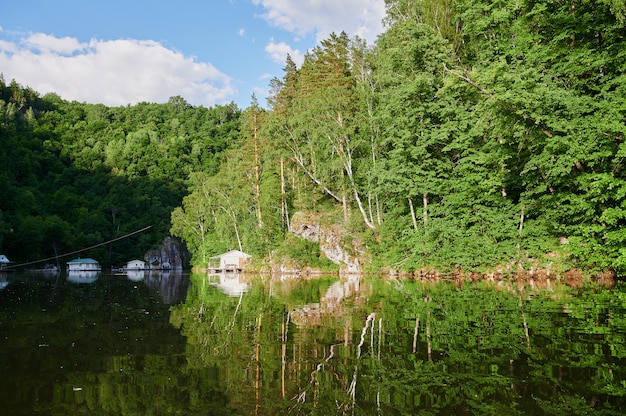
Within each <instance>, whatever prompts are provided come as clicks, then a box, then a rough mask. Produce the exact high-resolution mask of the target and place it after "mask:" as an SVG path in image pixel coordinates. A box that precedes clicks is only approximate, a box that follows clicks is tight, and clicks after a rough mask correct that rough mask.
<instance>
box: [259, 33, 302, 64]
mask: <svg viewBox="0 0 626 416" xmlns="http://www.w3.org/2000/svg"><path fill="white" fill-rule="evenodd" d="M265 52H267V53H268V54H269V56H270V58H271V59H272V61H274V62H277V63H279V64H284V63H285V62H286V59H287V55H288V54H289V55H290V56H291V59H292V60H293V61H294V62H295V63H296V65H298V66H299V65H302V62H304V55H303V54H302V52H300V51H299V50H298V49H293V48H292V47H291V46H289V45H288V44H286V43H285V42H278V43H275V42H274V39H270V43H268V44H267V45H266V46H265Z"/></svg>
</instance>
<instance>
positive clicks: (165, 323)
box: [0, 276, 231, 416]
mask: <svg viewBox="0 0 626 416" xmlns="http://www.w3.org/2000/svg"><path fill="white" fill-rule="evenodd" d="M0 308H2V309H3V310H10V311H11V319H10V320H5V319H2V320H0V332H1V333H2V339H3V341H2V345H1V348H0V363H1V364H0V365H1V367H0V368H2V373H3V377H1V378H0V391H2V394H0V405H1V408H2V411H1V412H0V413H3V414H10V415H35V414H42V415H81V414H89V415H125V416H127V415H130V416H134V415H137V416H138V415H142V416H144V415H162V414H213V415H227V414H231V413H230V410H229V406H228V397H227V396H226V394H225V391H224V388H223V386H222V385H220V384H219V383H218V381H219V378H218V377H216V373H215V371H213V370H212V369H211V368H202V369H198V370H189V369H188V368H187V359H186V357H185V355H184V351H185V339H184V338H183V337H181V336H180V332H179V331H178V330H176V329H175V328H173V327H172V326H171V325H170V323H169V311H168V306H166V305H164V304H163V303H162V302H161V301H160V300H159V299H158V296H157V295H156V294H155V293H154V291H152V290H149V289H148V288H146V287H145V286H143V285H140V284H137V283H136V282H132V281H129V280H127V279H125V278H123V277H110V276H101V277H100V278H99V279H98V280H97V281H94V282H93V283H91V284H89V285H75V284H71V283H69V282H66V281H65V280H64V279H55V280H46V279H42V278H40V277H37V278H32V279H27V280H26V279H25V280H16V281H14V282H12V283H11V285H9V286H7V287H6V288H5V289H4V290H3V291H1V292H0Z"/></svg>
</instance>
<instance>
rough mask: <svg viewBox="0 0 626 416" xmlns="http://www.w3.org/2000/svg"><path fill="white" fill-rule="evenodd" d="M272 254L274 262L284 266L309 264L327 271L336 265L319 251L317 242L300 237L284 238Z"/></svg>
mask: <svg viewBox="0 0 626 416" xmlns="http://www.w3.org/2000/svg"><path fill="white" fill-rule="evenodd" d="M272 256H273V260H274V261H275V262H276V263H278V264H283V265H285V266H286V267H299V268H303V267H306V266H310V267H312V268H315V269H321V270H328V271H330V270H336V269H337V267H338V266H337V265H336V264H334V263H333V262H331V261H330V260H328V258H326V256H324V255H323V254H322V253H321V252H320V246H319V244H317V243H313V242H311V241H308V240H305V239H303V238H300V237H294V236H291V237H288V238H287V239H285V241H284V242H283V243H282V245H280V246H279V247H278V248H276V250H274V252H273V253H272Z"/></svg>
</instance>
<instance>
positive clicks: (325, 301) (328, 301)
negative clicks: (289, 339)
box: [291, 274, 361, 326]
mask: <svg viewBox="0 0 626 416" xmlns="http://www.w3.org/2000/svg"><path fill="white" fill-rule="evenodd" d="M360 283H361V279H360V276H359V275H356V274H352V275H349V277H348V279H347V280H340V281H338V282H335V283H333V284H332V285H331V286H330V287H329V288H328V290H327V291H326V293H325V294H324V296H322V298H321V299H320V302H319V303H310V304H308V305H304V306H303V307H302V308H297V309H294V310H293V311H292V312H291V320H292V321H293V323H295V324H296V325H298V326H306V325H320V324H321V320H322V316H323V315H327V316H337V315H339V314H341V313H342V311H343V303H342V302H343V301H344V300H345V299H348V298H352V297H354V296H355V295H356V294H357V293H358V292H359V289H360Z"/></svg>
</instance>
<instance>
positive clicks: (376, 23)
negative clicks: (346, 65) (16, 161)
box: [252, 0, 385, 44]
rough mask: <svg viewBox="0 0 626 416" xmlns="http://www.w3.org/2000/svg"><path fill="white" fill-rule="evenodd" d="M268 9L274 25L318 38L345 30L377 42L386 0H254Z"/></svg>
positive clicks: (256, 3)
mask: <svg viewBox="0 0 626 416" xmlns="http://www.w3.org/2000/svg"><path fill="white" fill-rule="evenodd" d="M252 1H253V3H254V4H255V5H261V6H263V8H265V10H266V12H265V13H264V14H263V15H262V16H263V18H264V19H265V20H267V21H268V22H269V23H270V24H272V25H273V26H276V27H279V28H281V29H284V30H287V31H289V32H292V33H295V34H297V35H302V36H303V35H306V34H310V33H314V34H315V35H316V38H317V41H318V42H319V41H320V40H323V39H326V38H328V36H329V35H330V34H331V33H332V32H335V33H341V32H342V31H345V32H346V33H347V34H348V35H349V36H351V37H352V36H359V37H361V38H363V39H365V40H367V42H368V43H370V44H371V43H373V42H374V41H375V40H376V37H377V36H378V35H379V34H380V33H382V31H383V25H382V19H383V17H384V16H385V2H384V0H252Z"/></svg>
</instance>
